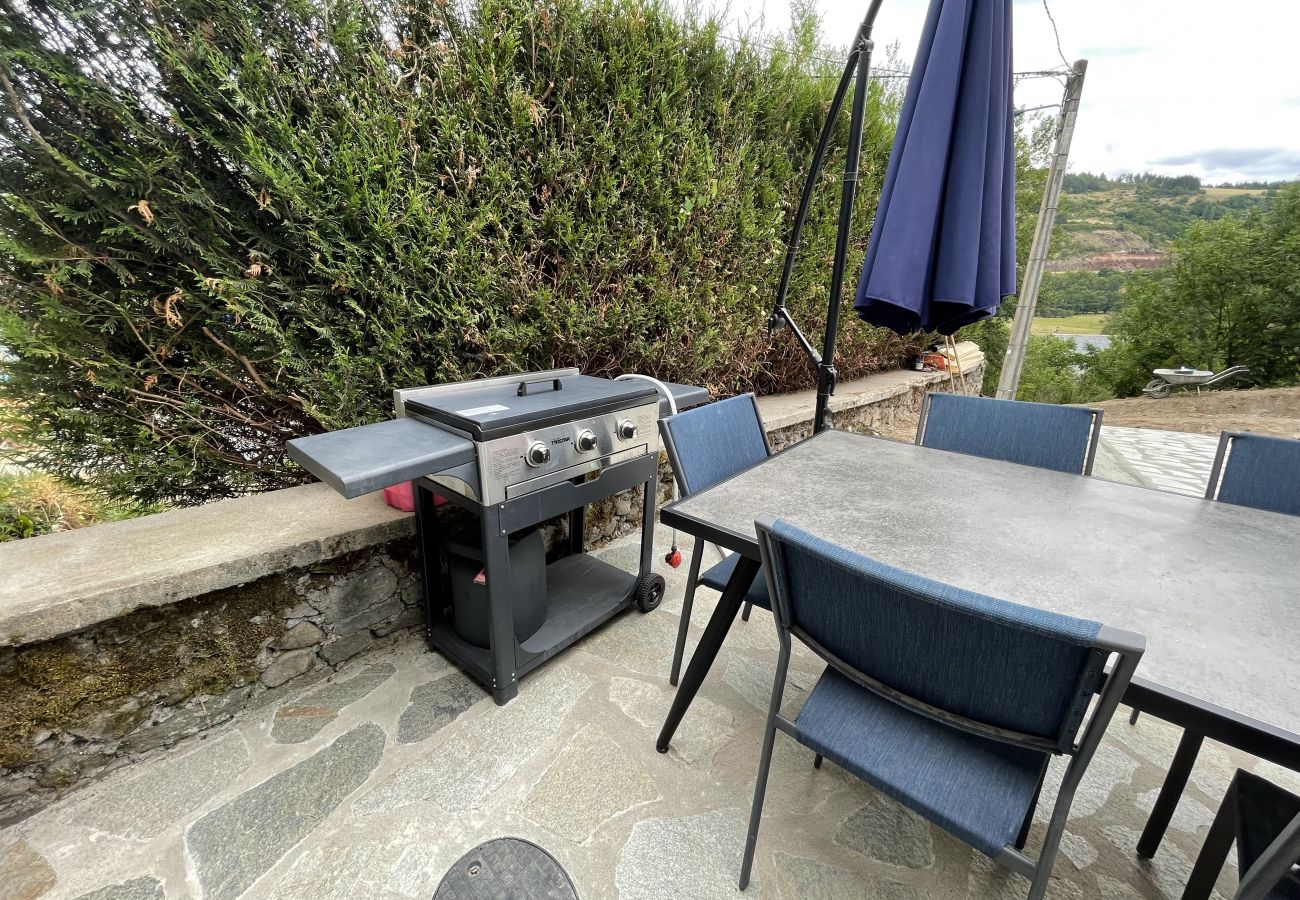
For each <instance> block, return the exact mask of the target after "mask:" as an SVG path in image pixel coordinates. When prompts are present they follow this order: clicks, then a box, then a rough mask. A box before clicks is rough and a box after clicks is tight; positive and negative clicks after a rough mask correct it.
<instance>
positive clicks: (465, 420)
mask: <svg viewBox="0 0 1300 900" xmlns="http://www.w3.org/2000/svg"><path fill="white" fill-rule="evenodd" d="M657 396H658V392H657V391H656V390H655V389H654V387H653V386H652V385H650V384H649V383H648V382H635V381H612V380H610V379H608V378H595V377H592V376H590V375H569V376H566V377H561V378H554V379H551V378H547V379H543V380H530V379H529V377H528V376H524V377H521V378H520V379H519V380H518V381H516V382H513V383H508V384H490V385H487V386H484V387H474V386H473V383H472V382H471V383H469V384H467V385H466V386H465V388H464V389H463V390H456V391H449V392H447V393H443V394H437V395H434V396H430V397H427V398H423V399H416V398H410V399H407V400H406V401H405V407H406V413H407V415H411V416H415V417H416V418H419V419H423V420H424V421H427V422H432V423H436V424H439V425H445V426H448V427H450V428H455V429H457V430H459V431H462V432H464V433H466V434H468V435H470V436H471V437H472V438H473V439H474V440H476V441H488V440H493V439H495V438H499V437H507V436H509V435H512V434H518V433H519V432H521V431H529V430H532V429H535V428H544V427H546V426H548V425H557V424H560V423H563V422H568V421H571V420H573V419H580V418H584V417H587V416H596V415H600V414H601V413H607V412H615V411H617V410H620V409H628V408H630V407H633V406H637V405H639V404H642V403H648V402H650V401H651V400H653V399H654V398H655V397H657Z"/></svg>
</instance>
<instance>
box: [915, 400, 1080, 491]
mask: <svg viewBox="0 0 1300 900" xmlns="http://www.w3.org/2000/svg"><path fill="white" fill-rule="evenodd" d="M933 396H934V391H926V394H925V397H924V398H923V399H922V400H921V418H920V420H919V421H918V422H917V423H916V440H915V441H914V443H916V444H918V445H920V446H925V426H926V423H927V422H928V420H929V418H930V398H931V397H933ZM984 399H992V398H987V397H986V398H984ZM999 402H1002V403H1019V402H1020V401H1018V400H1002V401H999ZM1087 410H1088V412H1089V413H1091V415H1092V424H1091V425H1090V426H1089V430H1088V450H1087V453H1086V454H1085V455H1084V460H1083V471H1082V472H1080V473H1079V474H1081V475H1091V474H1092V466H1093V463H1094V462H1095V461H1096V459H1097V446H1098V443H1099V441H1100V440H1101V419H1102V416H1103V415H1104V412H1105V411H1104V410H1101V409H1097V408H1096V407H1093V406H1089V407H1087Z"/></svg>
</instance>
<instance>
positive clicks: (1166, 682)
mask: <svg viewBox="0 0 1300 900" xmlns="http://www.w3.org/2000/svg"><path fill="white" fill-rule="evenodd" d="M762 514H768V515H773V516H776V517H778V518H782V519H785V520H787V521H789V522H790V523H792V524H794V525H796V526H798V527H800V528H803V529H805V530H807V531H810V532H812V533H814V534H817V535H818V536H820V537H822V538H825V539H826V540H829V541H832V542H834V543H836V544H839V545H840V546H843V547H845V548H847V549H850V550H854V551H857V552H860V553H863V554H865V555H867V556H870V557H873V558H875V559H878V560H880V561H882V562H885V563H888V564H890V565H893V566H897V567H899V568H902V569H905V570H908V571H910V572H914V573H916V574H919V575H923V576H925V577H927V578H931V579H934V580H936V581H941V582H945V583H947V584H951V585H955V586H957V587H961V588H966V589H968V590H973V591H978V592H980V593H984V594H988V595H992V596H994V597H1000V598H1003V599H1005V600H1010V601H1013V602H1016V603H1022V604H1026V605H1029V606H1035V607H1039V608H1042V609H1048V610H1053V611H1055V612H1058V613H1064V614H1066V615H1070V616H1077V617H1080V618H1086V619H1091V620H1094V621H1098V622H1102V623H1104V624H1107V625H1112V626H1116V627H1119V628H1124V629H1128V630H1131V631H1136V632H1138V633H1139V634H1143V635H1145V636H1146V639H1147V650H1146V654H1145V656H1144V657H1143V659H1142V663H1141V665H1140V666H1139V668H1138V673H1137V674H1138V677H1137V678H1135V679H1134V680H1133V684H1132V686H1131V687H1130V689H1129V690H1128V692H1127V693H1126V695H1125V698H1124V702H1125V703H1126V704H1128V705H1129V706H1131V707H1133V708H1135V709H1138V710H1141V711H1143V712H1146V713H1148V714H1150V715H1152V716H1155V717H1156V718H1160V719H1164V720H1166V721H1169V722H1172V723H1174V724H1176V725H1178V726H1179V727H1181V728H1183V729H1184V734H1183V737H1182V739H1181V742H1180V743H1179V746H1178V749H1177V751H1176V752H1175V754H1174V759H1173V760H1172V763H1171V766H1170V769H1169V773H1168V775H1167V776H1166V778H1165V782H1164V785H1163V786H1162V788H1161V791H1160V794H1159V796H1158V797H1157V800H1156V802H1155V804H1154V807H1153V810H1152V813H1151V817H1150V819H1149V820H1148V822H1147V826H1146V829H1145V830H1144V832H1143V834H1142V838H1141V839H1140V841H1139V843H1138V853H1139V854H1140V855H1142V856H1146V857H1150V856H1152V855H1153V854H1154V853H1155V851H1156V848H1157V847H1158V846H1159V844H1160V840H1161V838H1162V837H1163V835H1164V832H1165V829H1166V828H1167V827H1168V824H1169V820H1170V817H1171V816H1172V814H1173V810H1174V807H1175V806H1176V805H1177V803H1178V799H1179V797H1180V796H1181V794H1182V792H1183V789H1184V788H1185V787H1186V784H1187V779H1188V776H1189V775H1190V773H1191V769H1192V765H1193V763H1194V762H1195V760H1196V756H1197V753H1198V752H1199V750H1200V747H1201V744H1202V741H1203V740H1204V739H1205V738H1207V737H1208V738H1211V739H1213V740H1217V741H1221V742H1223V743H1225V744H1228V745H1231V746H1234V747H1237V748H1240V749H1242V750H1244V751H1246V752H1247V753H1251V754H1253V755H1256V756H1259V757H1261V758H1264V759H1268V760H1270V761H1272V762H1275V763H1277V764H1279V765H1282V766H1285V767H1287V768H1290V769H1296V770H1300V695H1298V694H1297V691H1296V688H1297V685H1300V654H1297V653H1296V652H1295V640H1296V635H1297V634H1300V597H1298V596H1297V591H1296V587H1297V581H1298V580H1300V520H1298V519H1296V518H1295V517H1292V516H1285V515H1281V514H1278V513H1272V512H1264V511H1261V510H1256V509H1251V508H1247V507H1241V506H1233V505H1230V504H1226V503H1217V502H1213V501H1208V500H1202V499H1198V498H1194V497H1188V496H1184V495H1180V494H1171V493H1165V492H1162V491H1156V490H1151V489H1148V488H1142V487H1137V486H1134V485H1127V484H1119V483H1115V482H1109V481H1102V480H1100V479H1097V478H1090V477H1084V476H1080V475H1071V474H1065V473H1061V472H1054V471H1049V470H1046V469H1038V468H1031V467H1028V466H1022V465H1017V464H1014V463H1007V462H1000V461H996V460H989V459H984V458H981V457H975V456H967V455H963V454H958V453H951V452H948V451H944V450H934V449H930V448H926V447H919V446H916V445H913V444H904V443H900V442H897V441H891V440H886V439H883V438H875V437H869V436H866V435H861V434H854V433H849V432H844V431H824V432H822V433H820V434H817V435H815V436H813V437H811V438H809V439H808V440H805V441H802V442H800V443H798V444H795V445H794V446H792V447H790V448H788V449H786V450H783V451H782V452H780V453H777V454H775V455H773V456H771V457H769V458H768V459H767V460H765V461H763V462H761V463H759V464H757V465H755V466H753V467H751V468H749V469H747V470H745V471H744V472H742V473H740V474H739V475H736V476H734V477H732V478H731V479H729V480H727V481H724V482H721V483H719V484H717V485H715V486H713V487H711V488H709V489H707V490H704V491H701V492H699V493H697V494H694V495H692V496H690V497H688V498H686V499H683V500H679V501H678V502H676V503H673V504H671V505H669V506H666V507H664V509H663V510H662V512H661V514H660V515H661V519H662V521H663V523H664V524H665V525H669V526H672V527H674V528H677V529H678V530H680V531H685V532H687V533H689V534H692V535H694V536H695V538H696V540H697V544H698V543H699V541H701V540H703V541H709V542H712V543H715V544H717V545H719V546H720V547H724V548H726V549H728V550H734V551H736V552H737V553H739V554H741V558H740V560H739V561H738V562H737V565H736V568H735V571H734V573H733V575H732V578H731V580H730V582H729V583H728V584H727V587H726V590H725V591H724V592H723V594H722V597H721V599H720V600H719V601H718V604H717V606H716V607H715V609H714V611H713V614H712V616H711V618H710V619H709V622H708V624H707V626H706V627H705V630H704V634H703V636H702V637H701V639H700V643H699V646H698V648H697V649H696V651H695V655H694V656H693V657H692V658H691V662H690V666H689V667H688V668H687V670H686V672H685V674H684V675H683V677H682V679H681V684H680V686H679V687H678V690H677V694H676V696H675V698H674V700H673V704H672V707H671V709H670V711H669V713H668V718H667V720H666V721H665V722H664V726H663V729H662V731H661V732H660V734H659V738H658V740H657V742H656V747H657V749H658V750H659V751H660V752H661V753H662V752H667V750H668V746H669V743H670V741H671V740H672V737H673V733H674V732H675V731H676V729H677V726H678V724H679V723H680V722H681V720H682V717H683V715H684V714H685V713H686V711H687V708H688V707H689V706H690V704H691V701H692V699H693V698H694V697H695V694H696V693H697V692H698V691H699V688H700V684H701V682H702V681H703V680H704V677H705V675H706V674H707V673H708V670H709V668H710V666H711V665H712V664H713V661H714V659H715V658H716V656H717V654H718V651H719V649H720V648H721V646H722V642H723V639H724V638H725V637H726V634H727V631H728V629H729V628H730V627H731V623H732V621H733V620H734V619H735V616H736V611H737V610H738V609H739V608H740V605H741V603H742V602H743V600H744V594H745V590H746V588H747V587H748V585H749V583H750V580H751V579H752V578H753V576H754V574H755V573H756V572H757V571H758V567H759V550H758V544H757V541H756V538H755V533H754V519H755V517H757V516H759V515H762Z"/></svg>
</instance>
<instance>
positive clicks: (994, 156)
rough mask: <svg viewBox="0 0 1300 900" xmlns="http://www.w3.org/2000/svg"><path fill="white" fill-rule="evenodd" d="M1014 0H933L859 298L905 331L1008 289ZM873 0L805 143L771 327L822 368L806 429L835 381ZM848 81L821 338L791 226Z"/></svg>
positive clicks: (955, 323)
mask: <svg viewBox="0 0 1300 900" xmlns="http://www.w3.org/2000/svg"><path fill="white" fill-rule="evenodd" d="M1011 3H1012V0H931V2H930V9H929V13H928V14H927V16H926V23H925V30H924V32H923V33H922V35H921V41H920V46H919V47H918V49H917V54H916V63H915V65H914V66H913V68H912V74H911V77H910V80H909V82H908V88H907V96H906V98H905V100H904V103H903V110H902V113H901V115H900V118H899V124H898V132H897V135H896V136H895V139H894V147H893V150H892V152H891V153H890V157H889V168H888V169H887V170H886V173H885V183H884V187H883V189H882V191H881V196H880V204H879V207H878V209H877V212H876V219H875V223H874V225H873V227H872V231H871V241H870V244H869V246H868V249H867V259H866V263H865V265H864V266H863V268H862V278H861V281H860V283H859V285H858V291H857V297H856V299H855V301H854V308H855V309H856V310H857V313H858V315H859V317H861V318H862V319H864V320H866V321H867V322H871V323H872V324H876V325H883V326H885V327H887V328H890V329H893V330H894V331H897V332H899V333H900V334H907V333H911V332H915V331H940V332H943V333H944V334H951V333H952V332H954V331H956V330H957V329H958V328H960V327H961V326H962V325H966V324H969V323H971V322H975V321H978V320H979V319H982V318H984V317H986V316H989V315H992V313H993V312H994V311H995V310H996V309H997V307H998V304H999V303H1000V302H1001V300H1002V297H1003V296H1005V295H1006V294H1010V293H1014V292H1015V288H1016V284H1015V281H1016V232H1015V147H1014V142H1013V138H1012V132H1011V121H1012V120H1011ZM881 4H882V0H871V3H870V6H869V8H868V10H867V14H866V17H865V18H864V19H863V21H862V24H861V26H859V28H858V34H857V36H856V38H855V40H854V43H853V46H852V49H851V50H850V53H849V58H848V60H847V61H846V63H845V67H844V74H843V75H842V76H841V78H840V83H839V86H838V88H837V89H836V91H835V95H834V97H833V98H832V100H831V104H830V108H829V110H828V111H827V114H826V121H825V123H823V126H822V133H821V136H820V138H819V139H818V143H817V147H816V149H815V150H814V152H813V158H812V165H811V167H810V171H809V173H808V179H807V181H806V182H805V183H804V189H803V195H802V196H801V197H800V200H799V208H798V210H797V212H796V213H795V218H794V224H793V226H792V228H791V230H790V237H789V240H788V242H787V246H786V258H785V268H784V270H783V271H782V273H781V283H780V285H779V287H778V288H777V295H776V304H775V306H774V308H773V310H772V315H771V317H770V318H769V320H768V325H769V328H771V329H776V328H780V327H786V326H788V327H789V328H790V329H791V331H793V333H794V336H795V338H796V339H797V340H798V341H799V344H800V346H802V347H803V349H804V351H805V352H806V353H807V354H808V358H809V359H810V360H811V361H812V363H813V364H814V365H815V366H816V367H817V412H816V416H815V418H814V419H813V430H814V431H821V430H822V429H824V428H825V427H826V425H827V420H826V415H827V409H828V408H829V402H830V395H831V394H833V393H834V392H835V379H836V372H835V339H836V331H837V329H838V326H839V312H840V288H841V285H842V283H843V276H844V268H845V258H846V255H847V250H848V243H849V240H848V239H849V225H850V221H851V218H852V211H853V199H854V192H855V190H856V187H857V181H858V156H859V150H860V148H861V144H862V121H863V117H864V114H865V108H866V93H867V90H866V88H867V80H868V78H869V74H870V67H871V50H872V41H871V31H872V27H873V25H874V23H875V19H876V15H877V13H879V11H880V7H881ZM851 84H852V85H853V87H854V91H853V105H852V114H851V117H850V120H849V141H848V147H847V153H846V155H845V163H844V180H843V187H842V190H841V195H840V218H839V230H838V233H837V234H836V241H835V255H834V258H833V259H834V261H833V263H832V266H831V283H830V309H829V311H828V315H827V318H826V332H825V335H824V336H823V340H822V348H821V351H820V352H818V350H817V349H816V348H815V347H814V346H813V345H812V342H811V341H810V340H809V339H808V338H807V337H806V336H805V335H804V333H803V332H802V331H800V330H799V326H798V325H797V324H796V323H795V322H794V320H793V318H792V317H791V315H790V311H789V309H787V307H786V305H785V298H786V295H787V293H788V291H789V287H790V279H791V274H792V272H793V269H794V259H795V254H796V253H797V251H798V246H799V236H800V233H801V231H802V229H803V224H804V220H805V218H806V217H807V214H808V208H809V204H810V200H811V197H812V191H813V187H814V185H815V184H816V182H817V176H818V172H819V171H820V169H821V165H822V161H823V159H824V157H825V153H826V149H827V146H828V144H829V141H830V136H831V133H832V131H833V127H834V123H835V119H836V117H837V116H838V115H839V111H840V107H841V106H842V104H843V102H844V99H845V97H846V96H847V93H848V88H849V86H850V85H851Z"/></svg>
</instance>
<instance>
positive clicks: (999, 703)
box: [757, 520, 1141, 753]
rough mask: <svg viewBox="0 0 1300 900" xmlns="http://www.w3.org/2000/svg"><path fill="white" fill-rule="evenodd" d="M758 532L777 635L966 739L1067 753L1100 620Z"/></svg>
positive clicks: (1096, 675) (1091, 672)
mask: <svg viewBox="0 0 1300 900" xmlns="http://www.w3.org/2000/svg"><path fill="white" fill-rule="evenodd" d="M757 527H758V531H759V543H760V547H761V548H762V552H763V556H764V563H765V565H766V566H767V567H768V571H767V578H768V584H769V586H770V588H769V589H770V590H771V592H772V603H773V610H774V612H775V613H776V618H777V625H778V627H780V628H788V629H789V630H790V632H791V633H792V634H794V635H795V636H797V637H798V638H799V639H800V640H802V641H803V642H804V643H806V644H807V645H808V646H809V647H811V648H812V649H813V650H814V651H815V652H816V653H818V654H819V655H821V656H822V657H823V658H825V659H826V661H827V662H828V663H830V664H831V665H832V666H834V667H835V668H836V669H838V670H839V671H840V672H841V673H842V674H844V675H845V676H846V677H848V678H850V679H852V680H854V681H856V682H858V683H859V684H861V685H863V686H865V687H867V688H869V689H871V690H874V691H876V692H877V693H878V694H881V695H882V696H885V697H887V698H889V699H891V700H894V701H895V702H897V703H900V704H902V705H903V706H905V707H908V708H910V709H913V710H914V711H916V712H919V713H921V714H923V715H927V716H929V717H931V718H933V719H937V720H939V721H943V722H947V723H948V724H951V725H954V726H957V727H961V728H965V729H966V730H969V731H974V732H976V733H979V734H985V735H989V736H992V737H996V738H999V739H1002V740H1005V741H1008V742H1010V743H1014V744H1020V745H1023V746H1031V747H1036V748H1038V749H1045V750H1053V751H1060V752H1066V753H1069V752H1073V750H1074V749H1075V746H1074V738H1075V735H1076V734H1077V732H1078V730H1079V726H1080V723H1081V722H1082V721H1083V718H1084V715H1085V713H1086V711H1087V709H1088V704H1089V701H1090V700H1091V698H1092V695H1093V694H1094V693H1097V692H1098V691H1099V690H1101V688H1102V685H1103V683H1104V681H1105V675H1104V668H1105V663H1106V660H1107V659H1108V658H1109V656H1110V650H1109V649H1107V648H1106V645H1105V644H1104V643H1103V642H1101V641H1100V640H1099V633H1100V632H1101V630H1102V626H1101V625H1099V624H1098V623H1097V622H1090V621H1086V620H1083V619H1074V618H1070V617H1068V616H1063V615H1059V614H1056V613H1052V612H1047V611H1043V610H1038V609H1034V608H1031V607H1027V606H1021V605H1019V604H1015V603H1010V602H1007V601H1005V600H999V599H996V598H993V597H987V596H984V595H982V594H976V593H973V592H971V591H965V590H961V589H959V588H955V587H952V586H950V585H946V584H941V583H939V582H936V581H931V580H929V579H926V578H922V577H920V576H917V575H913V574H910V573H908V572H904V571H902V570H900V569H896V568H894V567H892V566H888V565H885V564H884V563H881V562H879V561H877V560H873V559H870V558H868V557H865V556H862V555H860V554H857V553H853V552H852V551H849V550H845V549H844V548H841V547H837V546H835V545H834V544H831V543H829V542H827V541H825V540H822V539H821V538H818V537H816V536H814V535H811V534H808V533H807V532H804V531H801V530H800V529H798V528H796V527H794V526H792V525H789V524H788V523H785V522H779V521H776V522H774V521H771V520H760V521H759V522H758V525H757ZM1045 564H1046V565H1050V564H1051V563H1050V561H1045ZM1106 631H1107V632H1108V633H1109V634H1126V633H1122V632H1116V631H1114V630H1113V629H1107V630H1106ZM1128 637H1130V638H1132V639H1133V642H1134V643H1133V647H1132V649H1133V652H1134V653H1135V654H1136V655H1137V656H1140V654H1141V639H1140V638H1139V637H1137V636H1136V635H1128ZM1112 649H1113V648H1112ZM1133 664H1134V665H1135V664H1136V662H1134V663H1133ZM1130 671H1131V670H1130ZM1099 737H1100V735H1097V739H1099ZM1088 752H1091V751H1090V750H1089V751H1088Z"/></svg>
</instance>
